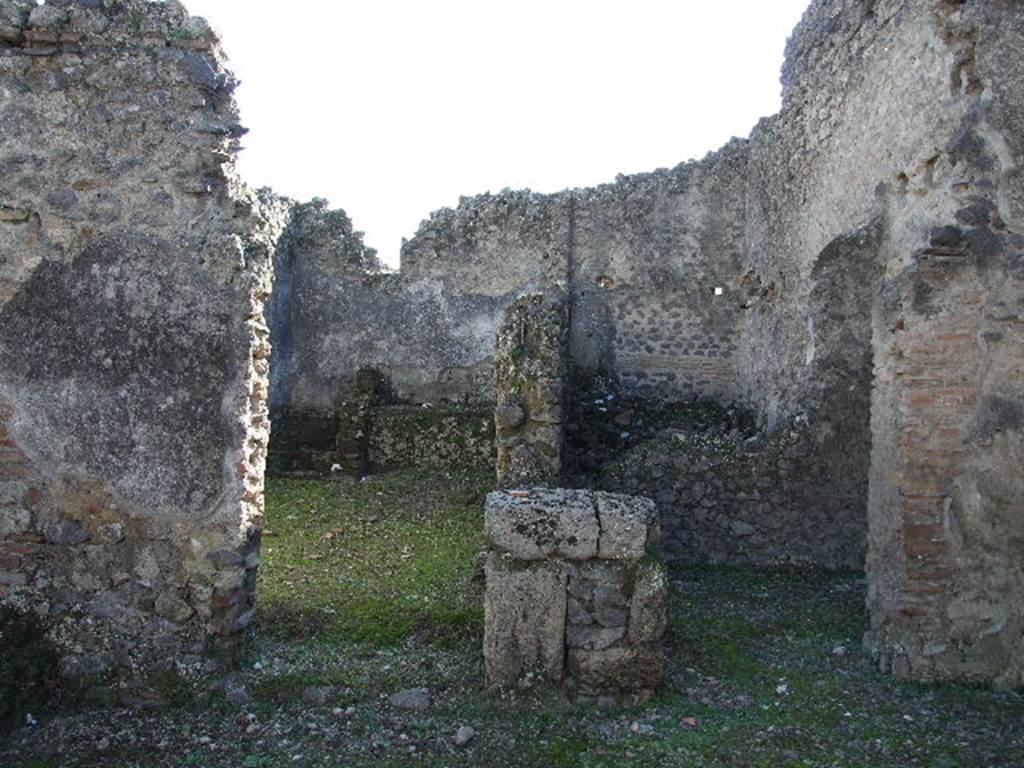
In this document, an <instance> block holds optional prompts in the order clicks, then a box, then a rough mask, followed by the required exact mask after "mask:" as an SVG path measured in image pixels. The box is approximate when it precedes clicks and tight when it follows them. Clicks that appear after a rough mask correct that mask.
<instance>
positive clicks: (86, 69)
mask: <svg viewBox="0 0 1024 768" xmlns="http://www.w3.org/2000/svg"><path fill="white" fill-rule="evenodd" d="M233 87H234V80H233V78H232V77H231V75H230V73H228V72H227V70H226V69H225V68H224V65H223V57H222V54H221V51H220V48H219V44H218V41H217V40H216V38H215V37H214V35H213V34H212V33H211V31H210V29H209V28H208V27H207V26H206V24H205V22H203V21H202V20H201V19H198V18H194V17H190V16H189V15H188V14H187V12H186V11H185V10H184V9H183V8H182V6H181V5H180V4H179V3H177V2H173V1H172V2H168V3H163V4H153V3H147V2H141V1H137V0H126V1H125V2H122V3H119V4H116V5H109V4H107V5H104V4H98V3H71V2H65V3H50V4H48V5H45V6H37V5H36V3H35V2H27V1H26V2H23V1H21V0H4V2H3V3H0V168H2V170H0V603H2V604H3V605H4V606H5V607H7V608H13V609H15V610H21V611H25V612H30V613H33V614H35V615H36V616H37V617H38V619H39V620H40V623H41V626H43V627H44V629H45V632H46V635H47V639H48V640H49V641H50V642H51V643H53V644H54V645H55V646H56V647H57V649H58V651H59V652H60V654H61V657H62V660H63V664H64V671H65V672H67V673H68V674H79V673H93V672H100V671H103V670H105V669H107V668H110V667H112V666H124V665H131V664H134V663H136V662H137V663H139V664H141V665H149V664H152V663H154V662H155V663H164V664H166V663H169V662H170V661H172V660H173V659H174V658H179V659H181V660H183V661H185V660H187V659H188V658H189V657H190V654H192V653H195V652H197V651H198V650H199V649H201V648H202V647H203V645H204V642H205V641H206V639H207V638H209V637H210V636H231V635H234V634H235V633H237V632H239V631H240V630H241V629H243V628H244V627H245V626H246V625H247V624H248V622H249V621H250V620H251V618H252V608H253V590H254V582H255V567H256V564H257V562H258V558H257V554H256V548H257V546H258V527H259V524H260V517H261V513H262V503H263V501H262V483H263V465H264V460H265V454H266V442H267V434H268V427H269V423H268V420H267V410H266V402H265V401H266V397H267V384H266V376H267V372H268V368H269V352H270V350H269V344H268V333H267V329H266V327H265V325H264V324H263V322H262V303H263V301H264V299H265V298H266V296H267V295H268V294H269V292H270V287H271V284H270V278H271V269H270V254H271V251H272V245H273V241H274V239H275V237H276V235H277V233H278V230H279V228H280V222H279V220H278V219H277V217H276V212H275V210H274V209H273V207H267V206H266V205H264V202H263V201H262V200H261V199H259V198H258V197H256V196H254V195H251V194H250V193H248V192H246V191H245V190H244V189H242V188H241V187H240V185H239V184H238V183H237V181H236V179H235V177H234V171H233V156H234V153H235V151H236V149H237V140H238V137H239V136H241V135H242V133H243V132H244V131H243V129H242V128H241V127H240V126H239V124H238V116H237V113H236V110H235V106H234V102H233V100H232V95H231V94H232V89H233Z"/></svg>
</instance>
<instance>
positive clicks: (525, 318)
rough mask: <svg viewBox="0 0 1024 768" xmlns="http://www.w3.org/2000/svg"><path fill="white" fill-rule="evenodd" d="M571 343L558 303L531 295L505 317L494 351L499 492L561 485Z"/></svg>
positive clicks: (562, 303)
mask: <svg viewBox="0 0 1024 768" xmlns="http://www.w3.org/2000/svg"><path fill="white" fill-rule="evenodd" d="M567 340H568V315H567V312H566V304H565V303H564V302H563V301H561V300H559V299H551V298H549V297H545V296H543V295H534V296H527V297H524V298H521V299H519V300H517V301H516V302H515V303H514V304H512V306H510V307H509V308H508V311H507V312H506V314H505V319H504V321H503V322H502V325H501V330H500V331H499V332H498V341H497V348H496V352H495V379H496V401H497V403H496V406H495V411H494V423H495V438H496V440H497V446H498V454H497V474H498V487H499V488H523V487H529V486H534V485H551V486H557V485H558V484H559V480H560V479H561V476H562V445H563V442H564V434H563V431H564V426H563V410H564V402H563V401H564V398H565V386H566V378H567V373H568V368H567V365H566V343H567Z"/></svg>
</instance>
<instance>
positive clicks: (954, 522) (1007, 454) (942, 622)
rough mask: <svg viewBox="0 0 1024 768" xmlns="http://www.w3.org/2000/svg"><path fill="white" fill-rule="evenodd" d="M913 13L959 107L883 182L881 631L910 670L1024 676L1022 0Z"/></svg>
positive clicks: (874, 534) (878, 462)
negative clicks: (919, 152) (926, 147)
mask: <svg viewBox="0 0 1024 768" xmlns="http://www.w3.org/2000/svg"><path fill="white" fill-rule="evenodd" d="M914 10H915V11H916V12H917V13H918V14H920V15H921V17H922V23H921V24H920V27H921V28H922V30H923V32H922V34H926V35H927V34H930V35H931V38H930V39H926V41H925V42H927V43H929V47H931V48H934V49H936V50H937V51H938V54H939V55H941V57H942V58H941V60H940V61H939V62H937V68H938V69H939V72H940V73H941V74H945V78H944V79H942V80H939V81H938V82H936V83H935V86H936V88H944V90H942V91H940V93H942V94H943V96H944V98H943V102H942V103H943V106H945V107H946V109H945V111H944V113H942V114H943V116H944V118H945V119H944V120H943V122H942V123H941V124H940V125H939V126H937V127H936V130H935V133H934V134H933V135H932V137H931V139H932V142H933V144H932V153H931V154H929V155H928V157H926V158H925V162H924V164H923V166H922V167H920V168H919V172H918V173H914V172H913V171H914V169H913V168H907V169H905V170H904V171H903V172H902V173H903V175H902V176H899V177H898V178H897V179H896V180H895V182H894V183H893V184H892V186H891V188H890V190H889V191H888V194H887V196H886V202H887V205H888V209H889V214H888V215H889V217H890V220H891V222H892V224H891V228H890V238H889V240H888V242H887V243H886V257H887V258H886V275H885V278H886V279H885V284H884V286H883V288H884V292H883V295H882V300H881V302H880V304H879V306H878V308H877V311H876V315H875V341H874V352H875V360H876V372H877V373H876V382H875V390H874V393H873V409H872V426H873V429H874V440H875V442H874V450H873V457H872V458H873V461H872V474H871V503H870V517H871V540H870V550H869V557H868V569H869V575H870V593H869V607H870V608H871V614H872V631H871V634H870V636H869V640H870V642H871V645H872V647H873V648H874V649H875V651H876V652H877V653H878V655H879V657H880V659H881V661H882V665H883V667H884V668H888V669H891V670H893V671H894V672H895V673H896V674H898V675H901V676H908V677H913V678H915V679H944V678H956V679H966V680H982V679H985V680H987V679H993V678H995V679H996V680H997V681H999V682H1001V683H1003V684H1007V685H1015V686H1019V685H1021V684H1024V642H1022V637H1024V481H1022V475H1021V472H1020V467H1021V458H1022V456H1024V420H1022V419H1021V414H1022V413H1024V384H1022V381H1024V379H1022V377H1021V371H1022V366H1024V332H1022V327H1021V319H1020V311H1021V308H1022V307H1024V271H1022V269H1021V265H1022V263H1024V180H1022V179H1024V175H1022V171H1021V168H1022V165H1024V139H1022V137H1024V109H1022V105H1024V47H1022V43H1024V16H1022V14H1021V13H1020V9H1019V6H1018V5H1017V4H1014V3H1009V2H992V3H969V4H965V5H964V6H963V7H958V6H949V5H946V6H940V7H935V6H934V5H926V6H923V7H917V6H915V8H914ZM925 14H928V15H927V16H925ZM926 22H930V26H926ZM938 65H941V67H939V66H938Z"/></svg>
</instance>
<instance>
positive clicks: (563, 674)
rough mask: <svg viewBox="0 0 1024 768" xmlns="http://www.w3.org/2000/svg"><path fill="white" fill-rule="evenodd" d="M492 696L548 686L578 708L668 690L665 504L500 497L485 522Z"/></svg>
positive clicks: (578, 496)
mask: <svg viewBox="0 0 1024 768" xmlns="http://www.w3.org/2000/svg"><path fill="white" fill-rule="evenodd" d="M484 518H485V522H484V525H485V531H486V536H487V543H488V546H489V548H490V552H489V553H488V556H487V563H486V578H487V594H486V600H485V625H484V663H485V667H486V673H487V680H488V682H489V684H491V685H514V684H519V683H522V682H524V681H531V680H536V681H546V682H549V683H552V684H555V685H564V686H565V688H566V690H567V691H568V693H569V694H570V696H571V697H573V698H575V699H576V700H577V701H592V700H600V699H602V698H607V699H611V700H615V701H622V700H624V699H637V698H647V697H649V696H650V695H651V694H652V693H653V691H654V689H655V688H656V687H657V686H658V684H659V682H660V680H661V675H662V670H663V657H662V649H661V641H662V637H663V635H664V631H665V596H666V589H667V581H666V578H665V575H664V573H663V571H662V569H661V567H660V566H659V565H658V563H657V562H656V561H655V560H654V559H652V557H651V551H652V549H653V548H654V547H655V546H656V545H657V542H658V539H659V529H658V521H657V513H656V510H655V507H654V504H653V503H652V502H651V501H650V500H648V499H641V498H636V497H631V496H623V495H619V494H610V493H601V492H594V491H578V490H567V489H550V490H549V489H533V490H527V491H496V492H494V493H491V494H489V495H488V497H487V503H486V509H485V513H484Z"/></svg>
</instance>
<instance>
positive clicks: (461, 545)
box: [258, 471, 493, 647]
mask: <svg viewBox="0 0 1024 768" xmlns="http://www.w3.org/2000/svg"><path fill="white" fill-rule="evenodd" d="M492 482H493V481H492V478H491V476H490V474H489V473H477V474H472V473H469V474H460V473H447V474H433V475H430V474H425V473H421V472H415V471H407V472H395V473H391V474H388V475H382V476H377V477H371V478H368V479H366V480H364V481H357V480H351V479H341V480H309V479H289V478H271V479H270V480H268V483H267V497H266V507H267V511H266V531H267V533H266V534H265V538H264V541H263V549H262V556H263V565H262V567H261V569H260V582H259V587H258V589H259V598H260V600H261V601H262V606H263V610H262V614H263V620H262V626H263V627H264V629H265V630H266V631H268V632H271V633H276V634H280V635H281V636H284V637H287V638H290V639H309V638H319V639H321V640H323V641H325V642H339V641H348V642H356V643H362V644H366V645H369V646H374V647H377V646H391V645H396V644H398V643H401V642H403V641H405V640H407V639H409V638H411V637H414V636H415V637H418V638H420V639H424V640H427V641H430V642H435V643H439V644H441V645H452V644H455V643H462V642H466V641H468V640H472V639H474V638H477V637H479V636H480V634H481V632H482V630H483V610H482V607H481V606H482V594H483V591H482V590H483V582H482V578H481V564H482V560H481V558H480V557H479V555H480V553H481V552H482V550H483V516H482V514H481V502H482V497H483V494H484V493H485V492H486V491H487V490H489V489H490V487H491V483H492Z"/></svg>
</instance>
